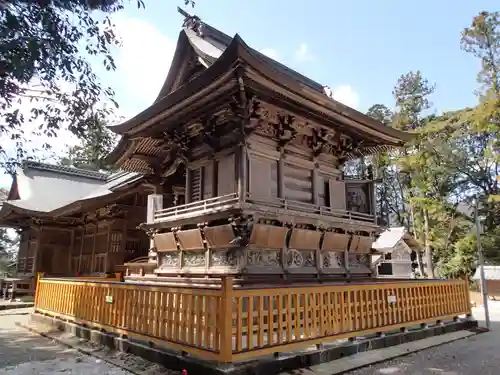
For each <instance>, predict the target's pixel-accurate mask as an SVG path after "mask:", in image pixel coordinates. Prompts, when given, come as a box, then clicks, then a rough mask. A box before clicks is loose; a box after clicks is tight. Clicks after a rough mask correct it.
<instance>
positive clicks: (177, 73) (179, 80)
mask: <svg viewBox="0 0 500 375" xmlns="http://www.w3.org/2000/svg"><path fill="white" fill-rule="evenodd" d="M207 67H208V65H204V64H203V63H202V60H201V58H200V57H199V56H198V54H197V53H196V52H195V50H194V48H193V47H192V45H191V43H189V40H188V38H187V37H186V34H185V32H184V31H181V33H180V34H179V40H178V41H177V48H176V49H175V53H174V57H173V59H172V64H171V65H170V69H169V71H168V74H167V78H165V82H164V83H163V86H162V88H161V90H160V92H159V93H158V96H157V98H156V100H155V103H156V102H157V101H159V100H160V99H162V98H163V97H165V96H167V95H168V94H170V93H171V92H173V91H175V90H177V89H178V88H179V87H181V86H182V85H183V84H185V83H186V82H189V81H190V80H191V79H192V78H194V77H195V76H196V75H198V74H199V73H201V72H202V71H204V70H205V69H206V68H207Z"/></svg>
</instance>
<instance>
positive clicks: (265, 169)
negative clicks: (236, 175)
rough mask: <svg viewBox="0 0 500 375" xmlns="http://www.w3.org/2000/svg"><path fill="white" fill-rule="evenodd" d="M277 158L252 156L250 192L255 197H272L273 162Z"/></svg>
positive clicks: (250, 163)
mask: <svg viewBox="0 0 500 375" xmlns="http://www.w3.org/2000/svg"><path fill="white" fill-rule="evenodd" d="M273 163H277V162H276V161H275V160H271V159H266V158H260V157H255V156H253V157H251V158H250V162H249V165H250V168H249V172H250V173H249V178H250V181H249V187H250V194H251V195H252V196H253V197H255V198H263V199H270V198H271V197H272V186H271V185H272V183H273V182H272V176H271V171H272V164H273Z"/></svg>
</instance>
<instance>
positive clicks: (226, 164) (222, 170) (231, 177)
mask: <svg viewBox="0 0 500 375" xmlns="http://www.w3.org/2000/svg"><path fill="white" fill-rule="evenodd" d="M234 171H235V165H234V154H231V155H227V156H225V157H223V158H221V159H220V160H219V161H218V166H217V195H218V196H221V195H227V194H231V193H234V192H236V176H235V173H234Z"/></svg>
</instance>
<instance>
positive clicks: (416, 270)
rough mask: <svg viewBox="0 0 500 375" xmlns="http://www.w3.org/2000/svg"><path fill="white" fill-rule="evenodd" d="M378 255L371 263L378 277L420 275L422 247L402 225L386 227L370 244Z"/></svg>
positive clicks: (407, 277)
mask: <svg viewBox="0 0 500 375" xmlns="http://www.w3.org/2000/svg"><path fill="white" fill-rule="evenodd" d="M372 247H373V249H375V250H376V251H378V252H379V253H380V255H377V256H375V257H374V258H377V259H374V262H373V265H374V266H375V267H377V276H378V277H380V278H384V277H385V278H395V279H414V278H417V277H421V276H420V267H419V260H420V259H421V256H420V254H421V252H422V247H421V245H420V244H419V243H418V241H417V240H416V239H415V237H413V236H412V235H411V233H409V232H408V231H407V230H406V229H405V228H404V227H397V228H388V229H386V230H385V231H383V232H382V233H381V234H380V236H379V237H378V238H377V240H376V241H375V242H374V243H373V245H372Z"/></svg>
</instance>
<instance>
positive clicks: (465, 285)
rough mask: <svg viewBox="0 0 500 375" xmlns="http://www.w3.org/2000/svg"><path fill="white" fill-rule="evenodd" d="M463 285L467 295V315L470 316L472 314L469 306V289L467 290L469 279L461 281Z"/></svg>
mask: <svg viewBox="0 0 500 375" xmlns="http://www.w3.org/2000/svg"><path fill="white" fill-rule="evenodd" d="M463 286H464V293H465V295H466V296H467V298H466V302H467V315H469V316H471V315H472V306H471V303H470V302H471V301H470V290H469V281H468V280H464V281H463Z"/></svg>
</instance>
